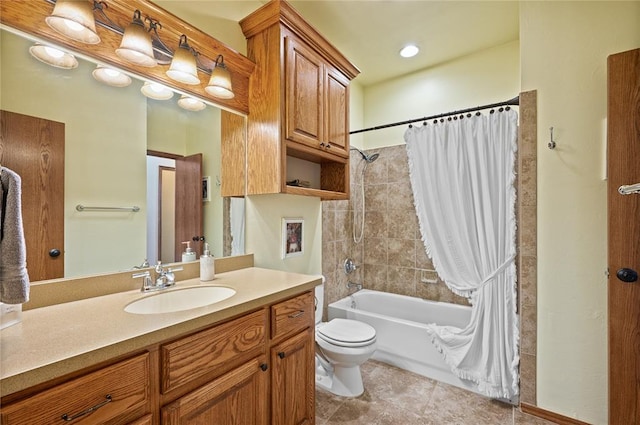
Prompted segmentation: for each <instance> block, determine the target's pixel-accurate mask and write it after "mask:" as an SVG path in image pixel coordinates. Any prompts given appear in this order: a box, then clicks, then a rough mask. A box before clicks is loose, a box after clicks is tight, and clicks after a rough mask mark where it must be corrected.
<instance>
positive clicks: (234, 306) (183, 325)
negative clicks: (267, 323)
mask: <svg viewBox="0 0 640 425" xmlns="http://www.w3.org/2000/svg"><path fill="white" fill-rule="evenodd" d="M320 283H321V278H320V277H319V276H310V275H303V274H298V273H288V272H283V271H277V270H270V269H262V268H256V267H250V268H245V269H240V270H235V271H230V272H226V273H220V274H216V279H214V280H213V281H210V282H200V280H199V279H189V280H184V281H181V282H178V283H177V284H176V286H175V288H170V289H167V290H165V291H171V290H175V289H179V288H184V287H187V286H198V285H207V286H210V285H219V286H227V287H230V288H233V289H235V290H236V294H235V295H233V296H232V297H231V298H228V299H226V300H223V301H221V302H219V303H216V304H213V305H209V306H205V307H200V308H195V309H191V310H186V311H179V312H174V313H164V314H148V315H139V314H131V313H127V312H125V311H124V307H125V306H126V305H127V304H129V303H131V302H132V301H135V300H137V299H139V298H143V297H148V296H153V295H154V294H157V292H155V293H148V294H143V293H141V292H140V291H139V290H133V291H126V292H119V293H115V294H111V295H104V296H99V297H94V298H87V299H83V300H79V301H72V302H67V303H63V304H57V305H51V306H48V307H42V308H37V309H33V310H28V311H25V312H23V313H22V322H21V323H19V324H16V325H13V326H10V327H8V328H5V329H2V330H1V331H0V395H2V396H6V395H8V394H12V393H14V392H17V391H20V390H23V389H26V388H29V387H31V386H33V385H36V384H40V383H43V382H46V381H48V380H50V379H54V378H58V377H61V376H63V375H65V374H68V373H71V372H75V371H78V370H80V369H83V368H85V367H88V366H91V365H94V364H97V363H99V362H102V361H105V360H109V359H111V358H114V357H117V356H120V355H124V354H127V353H130V352H132V351H135V350H139V349H141V348H144V347H146V346H148V345H151V344H156V343H159V342H162V341H164V340H167V339H171V338H174V337H177V336H179V335H181V334H185V333H188V332H192V331H194V330H197V329H200V328H202V327H205V326H207V325H211V324H214V323H216V322H218V321H221V320H225V319H228V318H230V317H233V316H236V315H239V314H243V313H245V312H248V311H251V310H254V309H256V308H259V307H261V306H263V305H266V304H270V303H273V302H276V301H279V300H282V299H285V298H288V297H290V296H293V295H295V294H298V293H300V292H304V291H306V290H309V289H313V288H314V287H315V286H316V285H319V284H320Z"/></svg>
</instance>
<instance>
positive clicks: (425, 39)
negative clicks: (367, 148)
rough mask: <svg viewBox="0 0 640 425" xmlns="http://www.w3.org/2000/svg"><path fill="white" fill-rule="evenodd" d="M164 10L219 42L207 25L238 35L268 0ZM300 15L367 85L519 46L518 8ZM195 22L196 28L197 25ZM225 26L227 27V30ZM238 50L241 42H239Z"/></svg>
mask: <svg viewBox="0 0 640 425" xmlns="http://www.w3.org/2000/svg"><path fill="white" fill-rule="evenodd" d="M155 2H156V3H158V4H159V5H160V6H161V7H163V8H165V9H167V10H169V11H170V12H172V13H174V14H176V15H178V16H180V17H181V18H183V19H185V20H187V21H189V22H190V23H192V24H194V25H195V26H197V27H199V28H201V29H202V30H204V31H205V32H209V33H210V34H211V35H213V36H214V37H216V38H218V39H219V40H220V41H222V42H224V43H227V44H230V45H231V47H234V48H236V49H237V50H238V51H241V52H244V49H243V46H238V45H236V46H233V43H231V41H229V40H227V39H225V35H226V34H228V33H229V31H227V32H226V33H224V35H217V34H215V32H216V28H213V29H212V30H209V29H208V23H210V22H216V23H217V24H218V26H219V27H223V26H224V27H226V29H227V30H228V29H229V28H231V29H232V30H234V31H237V34H236V40H239V43H243V42H244V40H243V38H242V33H241V31H240V29H239V26H237V24H236V23H237V22H238V21H240V20H241V19H242V18H244V17H245V16H247V15H248V14H250V13H251V12H253V11H254V10H256V9H257V8H259V7H260V6H261V5H262V4H264V3H265V1H263V0H261V1H239V0H233V1H224V0H181V1H178V0H155ZM290 3H291V4H292V5H293V7H294V8H296V9H297V10H298V11H299V12H300V14H301V15H302V16H303V17H304V18H305V19H306V20H307V21H308V22H309V23H310V24H311V25H313V26H314V27H315V28H316V29H317V30H318V31H319V32H320V33H321V34H323V35H324V36H325V37H326V38H327V39H328V40H329V41H330V42H331V43H332V44H333V45H334V46H336V47H337V48H338V49H339V50H340V51H341V52H342V53H343V54H344V55H345V56H346V57H348V58H349V59H350V60H351V62H353V64H355V65H356V66H357V67H358V68H360V71H361V74H360V75H359V76H358V77H357V79H356V81H357V82H358V83H360V84H362V85H363V86H367V85H371V84H375V83H379V82H381V81H384V80H387V79H391V78H395V77H399V76H402V75H405V74H409V73H412V72H415V71H418V70H421V69H425V68H429V67H432V66H435V65H438V64H441V63H445V62H448V61H451V60H454V59H456V58H459V57H462V56H465V55H469V54H471V53H474V52H477V51H480V50H484V49H488V48H491V47H494V46H499V45H501V44H505V43H508V42H511V41H515V40H517V39H518V36H519V35H518V33H519V16H518V15H519V5H518V2H517V1H477V0H476V1H452V0H449V1H435V0H434V1H426V0H387V1H374V0H290ZM196 21H197V22H196ZM225 21H226V25H223V24H224V23H225ZM236 43H238V41H236ZM408 43H414V44H417V45H418V46H419V47H420V53H419V54H418V55H417V56H415V57H413V58H409V59H405V58H401V57H400V56H399V55H398V52H399V51H400V49H401V48H402V47H403V46H404V45H405V44H408Z"/></svg>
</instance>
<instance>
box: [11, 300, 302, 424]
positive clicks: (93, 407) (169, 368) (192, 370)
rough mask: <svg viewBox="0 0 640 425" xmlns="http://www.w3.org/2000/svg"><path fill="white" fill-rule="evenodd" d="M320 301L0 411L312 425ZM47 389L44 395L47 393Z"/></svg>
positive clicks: (113, 419) (28, 395) (181, 343)
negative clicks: (316, 304)
mask: <svg viewBox="0 0 640 425" xmlns="http://www.w3.org/2000/svg"><path fill="white" fill-rule="evenodd" d="M314 317H315V313H314V297H313V293H312V292H311V291H307V292H304V293H302V294H300V295H297V296H294V297H293V298H289V299H287V300H284V301H281V302H277V303H275V304H272V305H265V306H263V307H261V308H259V309H258V310H255V311H253V312H249V313H247V314H244V315H242V316H239V317H236V318H233V319H231V320H228V321H226V322H223V323H219V324H215V325H213V326H211V327H208V328H205V329H202V330H199V331H197V332H194V333H192V334H189V335H184V336H180V337H178V338H175V339H173V340H170V341H166V342H163V343H160V344H155V345H153V346H150V347H147V348H148V351H145V352H144V353H142V354H137V355H132V356H131V357H129V358H127V359H125V360H122V361H118V362H116V363H114V364H111V365H108V366H106V367H103V368H101V369H98V370H91V371H90V372H89V373H86V374H82V373H81V372H80V373H78V374H75V375H74V376H78V377H76V378H74V379H71V380H69V381H66V382H63V383H61V384H59V385H56V386H52V387H49V388H48V389H45V390H43V391H35V390H34V391H33V392H31V391H26V392H25V397H23V398H20V399H17V401H15V402H13V401H12V402H11V403H9V404H7V405H3V406H2V407H1V408H0V423H2V424H7V425H13V424H29V425H31V424H50V423H58V422H59V423H63V422H65V420H64V419H63V418H62V416H63V415H65V414H66V415H67V418H71V417H73V416H76V417H77V419H75V420H73V421H70V422H71V423H74V424H96V423H100V424H110V425H116V424H118V425H119V424H133V425H159V424H162V425H172V424H217V423H220V424H230V425H231V424H234V425H235V424H237V425H270V424H271V425H289V424H296V425H302V424H307V425H309V424H313V423H315V381H314V377H315V369H314V343H315V342H314V334H313V332H314ZM41 388H46V384H45V385H44V386H42V387H41Z"/></svg>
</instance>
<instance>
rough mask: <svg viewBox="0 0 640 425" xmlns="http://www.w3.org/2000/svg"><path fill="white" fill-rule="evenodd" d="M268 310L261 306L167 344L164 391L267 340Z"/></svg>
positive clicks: (233, 358)
mask: <svg viewBox="0 0 640 425" xmlns="http://www.w3.org/2000/svg"><path fill="white" fill-rule="evenodd" d="M265 315H266V311H265V310H261V311H257V312H255V313H252V314H249V315H247V316H244V317H241V318H239V319H235V320H232V321H230V322H227V323H224V324H222V325H218V326H214V327H213V328H211V329H207V330H205V331H202V332H198V333H196V334H194V335H191V336H188V337H186V338H181V339H179V340H177V341H175V342H172V343H169V344H164V345H163V346H162V348H161V353H162V360H161V361H162V392H163V394H166V393H167V392H169V391H171V390H173V389H175V388H177V387H179V386H181V385H184V384H186V383H188V382H190V381H192V380H194V379H196V378H199V377H201V376H204V375H206V374H208V373H211V372H214V371H215V370H217V369H220V366H221V365H223V364H225V363H226V362H229V361H232V360H236V359H240V356H241V355H242V354H244V353H248V352H250V351H252V350H254V349H257V348H259V347H262V348H264V346H265V341H266V316H265Z"/></svg>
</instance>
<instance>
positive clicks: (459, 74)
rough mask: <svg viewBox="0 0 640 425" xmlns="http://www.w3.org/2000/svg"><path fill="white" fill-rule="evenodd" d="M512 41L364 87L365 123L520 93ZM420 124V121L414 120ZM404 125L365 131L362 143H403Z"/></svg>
mask: <svg viewBox="0 0 640 425" xmlns="http://www.w3.org/2000/svg"><path fill="white" fill-rule="evenodd" d="M519 75H520V66H519V45H518V42H517V41H513V42H511V43H508V44H504V45H502V46H498V47H495V48H492V49H488V50H483V51H481V52H478V53H476V54H473V55H469V56H465V57H463V58H460V59H458V60H455V61H452V62H448V63H445V64H442V65H440V66H437V67H433V68H428V69H425V70H423V71H419V72H416V73H413V74H410V75H407V76H405V77H401V78H397V79H393V80H389V81H386V82H382V83H380V84H376V85H373V86H367V87H366V88H365V90H364V105H365V107H364V126H365V127H373V126H378V125H383V124H388V123H393V122H399V121H405V120H410V119H414V118H421V117H425V116H429V115H435V114H440V113H443V112H449V111H455V110H460V109H464V108H469V107H473V106H478V105H483V104H488V103H494V102H501V101H504V100H507V99H511V98H512V97H514V96H517V95H518V93H519V92H520V81H519ZM418 124H420V123H418ZM406 129H407V126H404V125H403V126H398V127H392V128H389V129H384V130H378V131H372V132H368V133H364V148H366V149H373V148H376V147H383V146H393V145H400V144H404V138H403V135H404V132H405V131H406Z"/></svg>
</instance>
